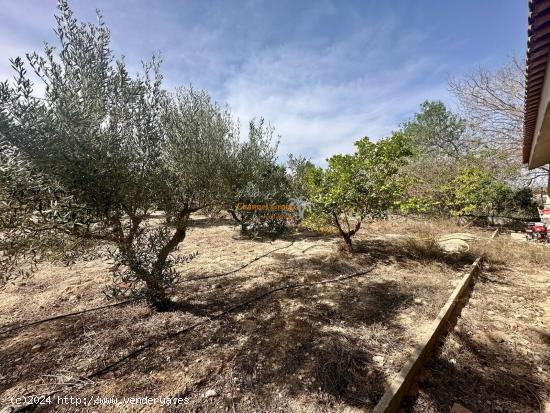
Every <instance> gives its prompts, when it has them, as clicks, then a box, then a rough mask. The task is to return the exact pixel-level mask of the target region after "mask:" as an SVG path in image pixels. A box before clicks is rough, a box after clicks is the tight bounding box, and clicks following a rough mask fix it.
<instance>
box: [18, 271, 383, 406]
mask: <svg viewBox="0 0 550 413" xmlns="http://www.w3.org/2000/svg"><path fill="white" fill-rule="evenodd" d="M375 267H376V264H374V265H372V266H370V267H369V268H367V269H365V270H361V271H357V272H354V273H351V274H347V275H340V276H337V277H334V278H331V279H329V280H324V281H315V282H310V283H296V284H288V285H283V286H281V287H277V288H274V289H272V290H269V291H266V292H265V293H263V294H259V295H257V296H255V297H253V298H250V299H248V300H246V301H244V302H242V303H239V304H236V305H234V306H232V307H229V308H227V309H225V310H223V311H222V312H221V313H219V314H216V315H213V316H211V317H206V319H205V320H202V321H199V322H196V323H195V324H191V325H190V326H187V327H185V328H183V329H181V330H178V331H173V332H171V333H167V334H164V335H163V336H160V337H156V338H154V339H152V340H150V341H148V342H146V343H145V344H143V345H141V346H140V347H138V348H136V349H135V350H133V351H131V352H130V353H128V354H127V355H125V356H124V357H122V358H120V359H118V360H116V361H114V362H112V363H110V364H108V365H106V366H104V367H103V368H101V369H99V370H96V371H94V372H92V373H90V374H88V375H87V376H85V377H81V379H83V380H91V379H93V378H95V377H99V376H101V375H103V374H105V373H106V372H108V371H109V370H111V369H113V368H115V367H117V366H119V365H120V364H122V363H124V362H125V361H126V360H129V359H131V358H134V357H135V356H137V355H139V354H141V353H143V352H144V351H146V350H148V349H150V348H152V347H154V346H155V345H156V344H158V343H160V342H161V341H163V340H167V339H171V338H174V337H178V336H181V335H184V334H186V333H188V332H189V331H192V330H194V329H195V328H197V327H199V326H201V325H203V324H207V323H209V322H211V321H214V320H217V319H220V318H222V317H223V316H225V315H227V314H229V313H232V312H234V311H236V310H238V309H240V308H243V307H246V306H248V305H250V304H252V303H254V302H256V301H260V300H263V299H264V298H266V297H268V296H270V295H272V294H275V293H277V292H279V291H283V290H291V289H296V288H302V287H310V286H313V285H323V284H331V283H335V282H340V281H345V280H348V279H350V278H355V277H359V276H362V275H365V274H368V273H370V272H371V271H372V270H374V268H375ZM68 387H69V388H70V387H72V386H68ZM63 390H64V389H59V390H56V391H53V392H51V393H49V394H46V395H43V396H38V397H37V398H38V399H39V400H43V399H44V398H47V397H51V396H53V395H55V394H57V393H60V392H61V391H63ZM36 406H37V404H34V403H33V404H29V405H25V406H21V407H19V408H17V409H16V410H14V413H15V412H24V411H31V410H32V409H34V408H35V407H36Z"/></svg>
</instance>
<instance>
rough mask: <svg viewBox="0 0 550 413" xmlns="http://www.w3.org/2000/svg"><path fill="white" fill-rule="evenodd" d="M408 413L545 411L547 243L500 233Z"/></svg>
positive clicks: (548, 392)
mask: <svg viewBox="0 0 550 413" xmlns="http://www.w3.org/2000/svg"><path fill="white" fill-rule="evenodd" d="M486 250H487V264H486V265H485V268H484V271H483V273H482V274H481V275H480V276H479V277H478V279H477V282H476V284H475V287H474V288H473V291H472V293H471V296H470V299H469V301H468V302H467V304H466V306H465V307H464V309H463V310H462V317H461V318H459V319H458V321H457V325H456V327H455V328H454V329H453V330H452V331H451V332H450V334H449V335H448V336H447V337H446V338H445V340H444V342H443V345H442V346H441V347H440V348H439V350H438V351H437V352H436V353H435V354H434V356H433V357H432V358H431V359H430V361H429V362H428V363H427V365H426V366H425V369H424V372H423V373H422V374H421V375H420V383H419V393H418V396H417V397H412V398H411V399H410V400H408V401H407V403H406V406H407V408H406V409H405V410H406V411H411V412H423V413H424V412H448V411H449V410H450V409H451V408H452V405H453V404H455V403H456V404H460V405H462V406H464V407H465V408H468V409H470V410H471V411H473V412H522V413H523V412H525V413H527V412H550V294H549V293H550V271H549V264H550V247H548V246H543V245H536V244H527V243H525V242H522V241H521V240H520V241H514V240H513V239H512V238H511V237H510V235H509V234H506V233H505V234H503V235H501V236H499V237H498V238H497V239H496V240H495V241H493V242H491V244H489V245H488V247H487V248H486Z"/></svg>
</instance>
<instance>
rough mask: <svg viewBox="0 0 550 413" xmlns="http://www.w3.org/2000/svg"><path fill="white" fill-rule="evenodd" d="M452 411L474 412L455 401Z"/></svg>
mask: <svg viewBox="0 0 550 413" xmlns="http://www.w3.org/2000/svg"><path fill="white" fill-rule="evenodd" d="M451 413H472V411H471V410H470V409H467V408H465V407H464V406H463V405H461V404H460V403H453V407H451Z"/></svg>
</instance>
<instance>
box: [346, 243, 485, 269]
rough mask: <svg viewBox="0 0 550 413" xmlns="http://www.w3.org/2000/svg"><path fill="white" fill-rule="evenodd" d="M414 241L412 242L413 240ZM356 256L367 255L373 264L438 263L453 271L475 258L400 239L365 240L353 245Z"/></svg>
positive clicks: (429, 244) (470, 262)
mask: <svg viewBox="0 0 550 413" xmlns="http://www.w3.org/2000/svg"><path fill="white" fill-rule="evenodd" d="M413 241H414V240H413ZM355 252H356V253H357V254H367V255H368V256H369V257H371V259H372V260H373V261H375V262H381V263H384V264H391V263H394V262H397V263H399V264H406V263H408V262H411V261H416V262H421V263H426V262H438V263H441V264H445V265H447V266H449V267H451V268H453V269H461V268H462V267H464V266H465V265H470V264H472V263H473V262H474V261H475V259H476V258H477V257H476V256H475V255H474V254H473V253H472V252H470V251H467V252H462V253H448V252H445V251H444V250H442V249H441V248H439V247H437V245H435V244H431V243H427V244H426V245H424V244H422V243H417V242H407V240H401V239H391V240H386V239H378V238H377V239H367V240H360V241H358V242H356V243H355Z"/></svg>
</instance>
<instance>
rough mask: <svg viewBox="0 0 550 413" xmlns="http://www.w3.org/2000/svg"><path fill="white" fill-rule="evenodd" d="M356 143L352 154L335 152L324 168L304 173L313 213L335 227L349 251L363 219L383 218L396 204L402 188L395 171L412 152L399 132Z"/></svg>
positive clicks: (364, 139)
mask: <svg viewBox="0 0 550 413" xmlns="http://www.w3.org/2000/svg"><path fill="white" fill-rule="evenodd" d="M355 146H356V151H355V153H354V154H353V155H334V156H332V157H331V158H329V159H328V166H327V168H326V169H323V168H310V169H309V170H308V173H307V182H308V195H309V198H310V201H311V202H312V204H313V211H314V213H315V214H319V215H320V216H322V217H324V218H325V219H326V220H327V221H328V222H330V223H331V224H332V225H333V226H334V227H335V228H336V229H337V230H338V233H339V234H340V236H341V237H342V238H343V240H344V242H345V243H346V246H347V248H348V250H349V251H350V252H351V251H353V244H352V237H353V236H354V235H355V234H356V233H357V232H358V231H359V229H360V228H361V225H362V223H363V221H364V220H365V219H368V218H370V219H372V218H379V217H382V216H384V215H385V214H386V213H387V212H388V210H390V209H391V208H392V207H394V206H395V205H396V204H397V202H398V200H399V196H400V193H401V189H402V186H401V183H400V180H399V178H398V171H399V169H400V167H401V166H402V164H403V162H404V161H405V158H406V157H407V156H409V155H410V153H411V152H410V148H409V145H408V144H407V140H406V139H405V138H404V137H403V135H401V134H393V135H392V136H391V137H389V138H386V139H381V140H379V141H376V142H372V141H371V140H370V139H369V138H368V137H364V138H362V139H360V140H358V141H357V142H356V143H355Z"/></svg>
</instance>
